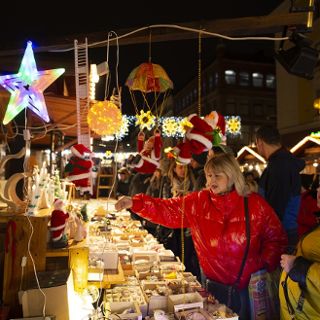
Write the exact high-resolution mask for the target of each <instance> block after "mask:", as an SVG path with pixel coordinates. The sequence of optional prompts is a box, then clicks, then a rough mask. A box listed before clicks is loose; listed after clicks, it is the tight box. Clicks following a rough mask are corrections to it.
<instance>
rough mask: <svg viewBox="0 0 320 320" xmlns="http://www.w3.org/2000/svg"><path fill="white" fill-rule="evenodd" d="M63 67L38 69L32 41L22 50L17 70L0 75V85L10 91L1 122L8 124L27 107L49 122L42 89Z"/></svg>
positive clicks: (62, 70) (58, 74)
mask: <svg viewBox="0 0 320 320" xmlns="http://www.w3.org/2000/svg"><path fill="white" fill-rule="evenodd" d="M64 71H65V69H63V68H60V69H52V70H44V71H38V70H37V66H36V61H35V59H34V55H33V50H32V43H31V42H30V41H29V42H28V44H27V48H26V50H25V52H24V55H23V58H22V61H21V65H20V68H19V72H18V73H16V74H11V75H5V76H0V85H1V86H3V87H4V88H5V89H6V90H8V91H9V92H10V93H11V96H10V100H9V104H8V107H7V111H6V114H5V116H4V119H3V124H8V123H9V122H10V121H11V120H12V119H14V118H15V117H16V116H17V115H18V114H19V113H20V112H21V111H22V110H24V109H25V108H29V109H30V110H32V111H33V112H34V113H35V114H37V115H38V116H39V117H40V118H42V119H43V120H44V121H46V122H49V120H50V119H49V115H48V111H47V106H46V103H45V100H44V96H43V91H44V90H45V89H46V88H48V87H49V86H50V85H51V83H52V82H54V81H55V80H56V79H57V78H58V77H60V76H61V75H62V74H63V73H64Z"/></svg>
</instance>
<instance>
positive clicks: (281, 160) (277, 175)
mask: <svg viewBox="0 0 320 320" xmlns="http://www.w3.org/2000/svg"><path fill="white" fill-rule="evenodd" d="M256 145H257V149H258V152H259V153H260V154H261V155H262V156H264V157H265V158H266V159H267V160H268V165H267V167H266V169H265V170H264V172H263V173H262V176H261V178H260V180H259V193H260V194H261V195H262V196H263V197H264V198H265V199H266V200H267V201H268V202H269V204H270V205H271V206H272V208H273V209H274V210H275V212H276V213H277V215H278V216H279V218H280V220H281V222H282V225H283V227H284V228H285V230H286V231H287V234H288V240H289V249H290V248H293V247H294V246H295V245H296V243H297V241H298V234H297V228H298V225H297V216H298V211H299V207H300V199H301V196H300V188H301V179H300V174H299V173H300V171H301V170H303V168H304V167H305V162H304V160H301V159H298V158H296V157H295V156H294V155H293V154H292V153H291V152H289V151H288V150H287V149H285V148H284V147H283V146H282V144H281V139H280V134H279V131H278V130H277V129H276V128H274V127H271V126H262V127H260V128H259V129H258V130H257V132H256Z"/></svg>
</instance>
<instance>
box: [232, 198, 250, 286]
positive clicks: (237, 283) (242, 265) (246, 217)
mask: <svg viewBox="0 0 320 320" xmlns="http://www.w3.org/2000/svg"><path fill="white" fill-rule="evenodd" d="M244 210H245V219H246V238H247V245H246V250H245V252H244V255H243V259H242V262H241V266H240V270H239V273H238V277H237V280H236V281H235V283H234V286H235V287H238V285H239V282H240V278H241V275H242V272H243V269H244V265H245V263H246V260H247V257H248V253H249V247H250V217H249V207H248V197H244Z"/></svg>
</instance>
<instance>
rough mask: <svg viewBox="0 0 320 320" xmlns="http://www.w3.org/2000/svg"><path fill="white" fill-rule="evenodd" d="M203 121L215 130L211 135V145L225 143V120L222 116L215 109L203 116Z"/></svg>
mask: <svg viewBox="0 0 320 320" xmlns="http://www.w3.org/2000/svg"><path fill="white" fill-rule="evenodd" d="M205 121H206V122H207V123H208V124H209V125H210V126H211V127H212V128H213V129H215V131H216V132H215V133H214V136H213V145H219V144H221V143H222V144H226V122H225V119H224V116H223V115H222V114H220V113H219V112H217V111H212V112H210V113H209V114H208V115H207V116H205ZM217 136H218V137H219V138H218V137H217Z"/></svg>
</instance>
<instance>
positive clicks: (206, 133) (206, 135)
mask: <svg viewBox="0 0 320 320" xmlns="http://www.w3.org/2000/svg"><path fill="white" fill-rule="evenodd" d="M188 120H189V122H190V123H191V124H192V128H190V129H189V130H187V132H186V138H187V139H188V140H190V141H195V142H196V143H195V144H201V145H202V146H201V147H200V146H197V149H199V150H197V151H196V152H195V153H201V152H203V151H207V150H209V149H211V148H212V133H213V127H212V125H211V124H210V123H208V122H207V121H206V120H205V119H201V118H200V117H199V116H197V115H196V114H191V115H190V116H189V117H188ZM194 147H195V146H194ZM192 153H194V150H193V151H192Z"/></svg>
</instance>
